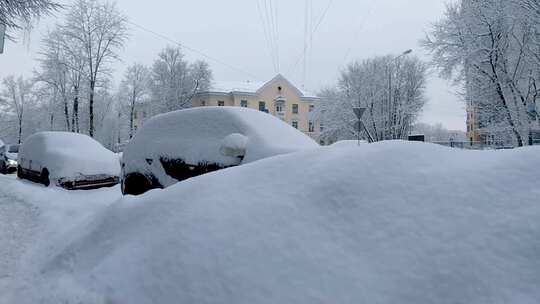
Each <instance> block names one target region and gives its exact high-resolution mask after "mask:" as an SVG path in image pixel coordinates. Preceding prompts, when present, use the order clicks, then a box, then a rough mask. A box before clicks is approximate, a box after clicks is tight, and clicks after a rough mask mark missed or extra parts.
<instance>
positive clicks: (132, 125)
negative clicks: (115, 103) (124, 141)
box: [129, 100, 135, 139]
mask: <svg viewBox="0 0 540 304" xmlns="http://www.w3.org/2000/svg"><path fill="white" fill-rule="evenodd" d="M134 120H135V100H132V101H131V111H130V117H129V139H132V138H133V128H134Z"/></svg>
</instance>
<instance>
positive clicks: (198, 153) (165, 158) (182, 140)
mask: <svg viewBox="0 0 540 304" xmlns="http://www.w3.org/2000/svg"><path fill="white" fill-rule="evenodd" d="M317 147H319V145H318V144H317V143H316V142H315V141H314V140H312V139H311V138H310V137H308V136H307V135H305V134H304V133H302V132H300V131H298V130H297V129H295V128H293V127H292V126H290V125H288V124H286V123H285V122H283V121H282V120H280V119H279V118H276V117H274V116H272V115H269V114H267V113H264V112H261V111H257V110H252V109H247V108H241V107H201V108H193V109H187V110H181V111H175V112H170V113H166V114H162V115H158V116H156V117H153V118H152V119H150V120H149V121H148V122H146V124H145V125H144V126H143V127H142V128H141V129H140V130H139V132H138V133H137V134H136V135H135V137H134V138H133V139H132V140H131V141H130V142H129V143H128V144H127V145H126V147H125V149H124V154H123V157H122V158H123V160H122V192H123V193H124V194H132V195H139V194H142V193H144V192H146V191H148V190H150V189H154V188H166V187H168V186H171V185H172V184H174V183H176V182H178V181H182V180H185V179H188V178H191V177H194V176H198V175H201V174H205V173H208V172H212V171H216V170H219V169H223V168H227V167H232V166H237V165H241V164H245V163H249V162H253V161H256V160H259V159H263V158H267V157H271V156H275V155H280V154H286V153H291V152H296V151H301V150H307V149H313V148H317Z"/></svg>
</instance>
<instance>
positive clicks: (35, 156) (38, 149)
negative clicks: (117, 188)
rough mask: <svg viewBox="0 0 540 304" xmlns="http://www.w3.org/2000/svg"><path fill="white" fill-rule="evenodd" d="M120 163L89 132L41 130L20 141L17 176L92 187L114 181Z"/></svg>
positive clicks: (108, 185)
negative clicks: (87, 133) (85, 133)
mask: <svg viewBox="0 0 540 304" xmlns="http://www.w3.org/2000/svg"><path fill="white" fill-rule="evenodd" d="M119 174H120V163H119V161H118V157H117V156H116V154H114V153H113V152H112V151H109V150H107V149H106V148H105V147H103V146H102V145H101V144H100V143H98V142H97V141H95V140H94V139H92V138H90V137H89V136H86V135H82V134H76V133H67V132H41V133H36V134H34V135H32V136H30V137H29V138H28V139H26V140H25V141H24V143H23V144H22V145H21V148H20V152H19V165H18V167H17V176H18V177H19V178H21V179H28V180H31V181H34V182H38V183H42V184H44V185H45V186H49V185H50V184H53V185H56V186H59V187H62V188H65V189H68V190H74V189H95V188H100V187H110V186H114V185H116V184H118V182H119Z"/></svg>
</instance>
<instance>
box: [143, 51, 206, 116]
mask: <svg viewBox="0 0 540 304" xmlns="http://www.w3.org/2000/svg"><path fill="white" fill-rule="evenodd" d="M211 81H212V72H211V71H210V68H209V66H208V64H207V63H206V62H203V61H197V62H195V63H192V64H190V63H189V62H187V61H186V60H185V59H184V55H183V54H182V52H181V50H180V48H178V47H167V48H165V49H164V50H163V51H161V52H160V53H159V56H158V59H156V61H155V62H154V65H153V66H152V84H151V93H152V101H153V102H154V104H155V105H159V107H160V108H159V109H157V112H167V111H173V110H179V109H183V108H186V107H189V106H190V105H191V100H192V98H193V96H194V95H195V94H196V93H197V92H198V91H199V90H204V89H207V88H208V87H209V86H210V82H211Z"/></svg>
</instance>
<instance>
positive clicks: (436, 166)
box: [17, 142, 540, 304]
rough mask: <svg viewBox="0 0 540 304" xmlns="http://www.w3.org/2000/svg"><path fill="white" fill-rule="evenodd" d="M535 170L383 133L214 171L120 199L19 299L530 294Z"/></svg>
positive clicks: (371, 299) (538, 226) (489, 298)
mask: <svg viewBox="0 0 540 304" xmlns="http://www.w3.org/2000/svg"><path fill="white" fill-rule="evenodd" d="M538 168H540V149H539V148H538V147H536V148H524V149H518V150H512V151H486V152H475V151H473V152H471V151H461V150H451V149H449V148H445V147H439V146H435V145H429V144H422V143H403V142H387V143H379V144H371V145H365V146H363V147H362V149H359V148H353V147H351V148H339V149H338V148H320V149H317V150H314V151H309V152H305V153H295V154H289V155H283V156H278V157H274V158H270V159H266V160H262V161H259V162H254V163H252V164H248V165H246V166H240V167H235V168H231V169H226V170H221V171H217V172H214V173H211V174H207V175H204V176H200V177H197V178H193V179H191V180H187V181H185V182H182V183H179V184H177V185H175V186H173V187H170V188H168V189H166V190H156V191H152V192H150V193H148V194H147V195H144V196H142V197H138V198H134V197H128V198H125V199H124V200H122V201H120V202H119V203H117V204H116V205H115V206H113V207H112V208H111V209H110V210H108V211H107V212H106V213H104V214H102V216H101V217H99V218H98V219H96V221H95V223H94V224H92V225H90V226H85V227H83V228H82V229H81V230H80V232H79V233H80V236H79V239H78V240H77V241H75V242H72V243H69V244H67V245H66V246H65V248H64V249H63V250H60V251H59V253H56V254H54V255H52V256H49V257H48V260H49V262H48V263H45V264H44V265H41V267H37V268H36V278H35V279H33V280H31V281H29V282H28V285H27V286H28V288H27V289H20V290H17V292H19V293H20V294H21V297H19V298H17V299H18V300H19V302H20V301H23V302H24V301H29V302H32V300H36V299H39V300H40V301H39V302H40V303H61V302H69V303H71V302H76V303H379V304H381V303H389V304H390V303H391V304H395V303H411V304H412V303H414V304H422V303H430V304H431V303H538V302H540V288H538V286H540V272H539V271H538V269H539V267H540V255H539V254H538V253H539V252H540V237H539V236H540V220H539V219H540V201H539V197H540V188H539V184H538V181H539V178H540V173H539V171H538ZM23 295H24V296H23ZM33 296H35V297H33ZM36 302H38V301H36Z"/></svg>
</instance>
